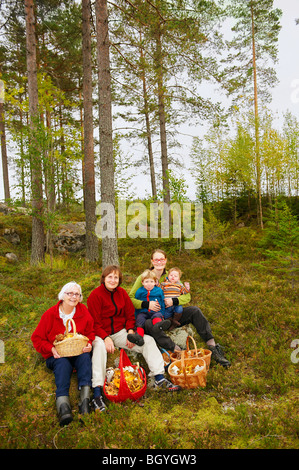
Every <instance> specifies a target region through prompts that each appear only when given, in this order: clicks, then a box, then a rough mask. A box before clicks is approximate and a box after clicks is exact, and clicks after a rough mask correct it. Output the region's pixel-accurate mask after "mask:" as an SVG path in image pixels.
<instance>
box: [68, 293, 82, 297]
mask: <svg viewBox="0 0 299 470" xmlns="http://www.w3.org/2000/svg"><path fill="white" fill-rule="evenodd" d="M66 295H68V296H69V297H81V294H78V293H77V292H76V293H75V292H66Z"/></svg>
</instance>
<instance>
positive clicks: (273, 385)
mask: <svg viewBox="0 0 299 470" xmlns="http://www.w3.org/2000/svg"><path fill="white" fill-rule="evenodd" d="M0 217H1V218H0V230H1V229H3V228H9V227H15V228H16V229H17V231H18V232H19V233H20V234H21V244H20V245H18V246H17V247H13V248H12V247H11V246H9V245H8V242H6V241H5V240H4V239H3V237H0V262H1V277H0V289H1V290H0V303H1V316H0V339H1V340H2V341H3V342H4V348H5V362H4V363H2V364H0V446H1V448H3V449H79V448H84V449H93V448H96V449H294V448H296V449H298V388H297V387H298V376H297V374H298V365H297V364H295V363H294V362H292V361H291V353H292V352H293V349H292V348H291V346H290V345H291V342H292V341H293V340H294V339H296V337H298V290H296V288H292V286H291V283H290V281H289V280H288V278H287V276H286V277H284V276H283V275H281V274H278V273H276V272H275V270H273V272H272V271H271V269H268V270H266V271H261V270H259V269H257V268H256V267H255V263H258V262H259V261H260V256H261V255H260V254H259V252H258V251H257V250H256V245H257V241H258V239H259V238H260V236H261V235H260V233H259V232H258V231H256V230H255V229H254V228H250V227H244V228H242V229H239V230H232V229H229V230H227V231H226V233H225V234H224V235H223V237H222V239H221V240H219V239H217V240H215V241H212V242H209V240H207V243H206V245H205V244H204V245H203V247H202V249H199V250H194V251H182V252H179V251H178V246H177V242H176V241H174V240H166V241H165V240H164V241H161V243H160V245H159V246H160V247H162V248H164V249H166V251H167V252H168V253H169V263H168V265H169V267H170V266H172V265H178V266H180V267H181V269H182V270H183V273H184V274H183V276H184V280H189V281H190V282H191V288H192V304H194V305H198V306H200V308H201V309H202V311H203V313H204V314H205V316H206V317H207V318H208V319H209V321H210V323H211V325H212V331H213V333H214V335H215V338H216V341H219V342H220V343H221V344H222V345H223V346H224V347H225V349H226V354H227V357H228V359H230V360H231V362H232V367H231V368H230V369H228V370H225V369H223V368H222V367H220V366H218V365H215V364H213V365H212V367H211V369H210V371H209V373H208V380H207V386H206V387H205V388H204V389H202V388H198V389H193V390H183V391H181V392H180V393H177V394H173V395H171V394H165V393H161V392H160V393H159V392H156V391H154V390H153V389H152V388H150V387H148V389H147V391H146V394H145V396H144V397H143V398H142V399H141V400H140V401H139V402H138V403H133V402H125V403H122V404H113V403H110V404H109V413H102V414H99V413H92V414H91V415H88V416H86V417H80V416H79V414H78V407H77V404H78V391H77V386H76V376H75V375H74V377H73V379H72V383H71V391H70V395H71V403H72V407H73V413H74V421H73V422H72V423H71V424H70V425H69V426H67V427H64V428H60V427H59V424H58V419H57V416H56V408H55V384H54V375H53V373H52V372H50V371H49V370H48V369H47V368H46V366H45V363H44V361H43V359H42V358H41V356H40V355H38V354H37V353H36V351H35V350H34V348H33V346H32V343H31V340H30V336H31V334H32V332H33V330H34V329H35V327H36V325H37V323H38V321H39V318H40V316H41V314H42V313H43V312H44V311H45V310H46V309H47V308H49V307H50V306H52V305H53V304H54V303H55V302H56V299H57V294H58V292H59V290H60V288H61V286H62V285H63V284H65V283H66V282H68V281H70V280H76V281H77V282H78V283H80V284H81V286H82V289H83V294H84V300H83V302H86V298H87V296H88V295H89V293H90V291H91V290H92V289H94V288H95V287H96V286H97V285H98V283H99V279H100V267H99V266H98V265H90V264H87V263H86V262H85V260H84V257H83V255H82V254H81V255H75V254H72V255H69V256H67V255H64V256H62V255H58V254H55V257H54V260H53V266H52V268H51V263H50V260H49V258H48V257H47V258H46V263H45V264H44V265H41V266H38V267H31V266H30V264H29V253H30V218H28V217H26V216H24V215H22V216H21V215H19V216H18V215H14V216H12V215H6V216H4V215H0ZM156 246H157V240H147V241H146V243H145V241H144V240H141V241H138V239H137V240H129V239H127V240H120V242H119V254H120V264H121V267H122V269H123V272H124V282H123V287H124V288H126V289H127V290H129V289H130V286H131V285H132V283H133V282H134V280H135V278H136V276H137V275H138V274H139V273H140V272H141V271H142V270H143V269H144V268H145V267H146V266H147V265H148V262H149V253H150V252H151V250H152V248H154V247H156ZM7 251H14V252H16V254H17V255H18V257H19V263H17V264H12V263H9V262H8V261H7V260H6V259H5V258H4V257H3V255H4V254H5V252H7ZM1 255H2V257H1ZM195 338H196V341H197V344H198V346H203V343H202V341H201V339H200V338H199V337H198V335H197V334H195ZM111 360H112V358H110V361H111Z"/></svg>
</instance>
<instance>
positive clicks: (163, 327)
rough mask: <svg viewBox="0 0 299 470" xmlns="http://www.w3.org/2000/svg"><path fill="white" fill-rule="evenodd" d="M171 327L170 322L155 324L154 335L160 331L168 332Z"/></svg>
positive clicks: (163, 321) (164, 321)
mask: <svg viewBox="0 0 299 470" xmlns="http://www.w3.org/2000/svg"><path fill="white" fill-rule="evenodd" d="M170 325H171V321H170V320H162V321H159V322H158V323H155V324H154V326H153V333H155V332H158V331H159V330H163V331H166V330H168V328H169V327H170Z"/></svg>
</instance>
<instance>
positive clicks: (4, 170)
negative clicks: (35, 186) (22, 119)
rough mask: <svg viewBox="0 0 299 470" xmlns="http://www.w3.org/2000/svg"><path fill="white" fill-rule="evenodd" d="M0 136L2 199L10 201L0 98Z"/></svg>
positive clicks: (2, 110) (3, 119)
mask: <svg viewBox="0 0 299 470" xmlns="http://www.w3.org/2000/svg"><path fill="white" fill-rule="evenodd" d="M0 135H1V155H2V173H3V186H4V199H5V200H6V201H8V200H9V199H10V188H9V176H8V164H7V151H6V136H5V118H4V103H3V102H2V101H1V98H0Z"/></svg>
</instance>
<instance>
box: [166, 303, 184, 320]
mask: <svg viewBox="0 0 299 470" xmlns="http://www.w3.org/2000/svg"><path fill="white" fill-rule="evenodd" d="M174 313H183V307H182V306H181V305H171V307H166V308H165V313H164V318H165V319H166V318H171V317H172V316H173V314H174Z"/></svg>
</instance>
